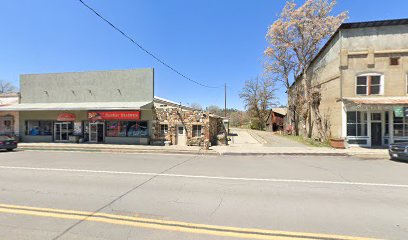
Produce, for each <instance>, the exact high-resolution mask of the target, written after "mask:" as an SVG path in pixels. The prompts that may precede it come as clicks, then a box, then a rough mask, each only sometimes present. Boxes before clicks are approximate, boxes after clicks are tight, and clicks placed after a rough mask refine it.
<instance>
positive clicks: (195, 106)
mask: <svg viewBox="0 0 408 240" xmlns="http://www.w3.org/2000/svg"><path fill="white" fill-rule="evenodd" d="M190 107H192V108H194V109H197V110H202V109H203V107H202V106H201V104H199V103H195V102H193V103H191V104H190Z"/></svg>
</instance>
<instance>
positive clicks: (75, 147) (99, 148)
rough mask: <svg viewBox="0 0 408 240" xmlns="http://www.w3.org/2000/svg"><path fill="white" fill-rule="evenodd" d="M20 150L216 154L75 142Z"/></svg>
mask: <svg viewBox="0 0 408 240" xmlns="http://www.w3.org/2000/svg"><path fill="white" fill-rule="evenodd" d="M18 149H21V150H49V151H83V152H118V153H156V154H206V155H207V154H208V155H217V154H218V153H217V152H215V151H212V150H207V151H206V150H202V149H201V148H200V147H197V146H177V145H175V146H151V145H118V144H86V143H85V144H76V143H19V144H18Z"/></svg>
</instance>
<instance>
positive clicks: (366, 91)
mask: <svg viewBox="0 0 408 240" xmlns="http://www.w3.org/2000/svg"><path fill="white" fill-rule="evenodd" d="M383 91H384V83H383V75H381V74H364V75H360V76H357V80H356V93H357V95H381V94H383Z"/></svg>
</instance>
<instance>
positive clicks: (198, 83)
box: [79, 0, 223, 88]
mask: <svg viewBox="0 0 408 240" xmlns="http://www.w3.org/2000/svg"><path fill="white" fill-rule="evenodd" d="M79 2H81V3H82V5H83V6H85V7H86V8H88V9H89V10H91V11H92V12H93V13H94V14H95V15H97V16H98V17H99V18H100V19H102V20H103V21H104V22H106V23H107V24H109V25H110V26H111V27H112V28H113V29H115V30H116V31H118V32H119V33H120V34H121V35H123V36H124V37H125V38H127V39H128V40H130V41H131V42H132V43H133V44H135V45H136V46H137V47H138V48H139V49H140V50H142V51H143V52H145V53H146V54H148V55H150V56H151V57H152V58H153V59H155V60H156V61H158V62H159V63H161V64H162V65H164V66H165V67H167V68H168V69H170V70H171V71H173V72H175V73H176V74H178V75H179V76H181V77H182V78H184V79H186V80H188V81H190V82H192V83H195V84H197V85H199V86H202V87H206V88H221V87H223V86H210V85H207V84H203V83H200V82H198V81H195V80H193V79H191V78H190V77H188V76H186V75H185V74H183V73H181V72H180V71H178V70H177V69H175V68H174V67H172V66H171V65H170V64H168V63H166V62H165V61H164V60H162V59H160V58H159V57H157V56H156V55H154V54H153V53H152V52H150V51H149V50H147V49H146V48H144V47H143V46H142V45H141V44H140V43H138V42H136V41H135V40H134V39H133V38H132V37H130V36H129V35H128V34H126V33H125V32H124V31H122V30H121V29H120V28H119V27H117V26H115V25H114V24H113V23H112V22H110V21H109V20H108V19H106V18H105V17H104V16H102V15H101V14H100V13H99V12H97V11H96V10H95V9H94V8H92V7H91V6H89V5H88V4H87V3H85V2H84V1H83V0H79Z"/></svg>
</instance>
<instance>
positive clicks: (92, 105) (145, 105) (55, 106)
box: [0, 102, 152, 111]
mask: <svg viewBox="0 0 408 240" xmlns="http://www.w3.org/2000/svg"><path fill="white" fill-rule="evenodd" d="M151 108H152V102H86V103H21V104H14V105H9V106H5V107H0V111H73V110H140V109H151Z"/></svg>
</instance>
